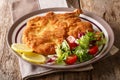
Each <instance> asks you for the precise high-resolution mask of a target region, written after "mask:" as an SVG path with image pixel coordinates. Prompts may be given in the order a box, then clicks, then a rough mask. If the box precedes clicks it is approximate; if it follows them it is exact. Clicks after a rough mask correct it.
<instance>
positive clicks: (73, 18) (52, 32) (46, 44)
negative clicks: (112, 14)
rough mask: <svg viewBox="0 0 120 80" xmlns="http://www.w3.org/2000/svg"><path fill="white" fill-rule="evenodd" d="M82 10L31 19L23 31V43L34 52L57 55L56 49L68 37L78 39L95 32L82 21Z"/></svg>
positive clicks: (48, 14)
mask: <svg viewBox="0 0 120 80" xmlns="http://www.w3.org/2000/svg"><path fill="white" fill-rule="evenodd" d="M81 13H82V11H81V10H79V9H76V10H74V11H73V12H70V13H63V14H57V13H54V12H48V13H46V15H44V16H37V17H34V18H32V19H30V20H29V21H28V22H27V25H26V27H25V29H24V31H23V36H22V42H23V43H25V44H26V45H28V46H29V47H30V48H32V49H33V51H34V52H36V53H39V54H43V55H50V54H55V47H56V45H58V44H61V43H62V41H63V40H64V39H66V38H67V37H68V36H74V37H75V38H77V35H78V33H80V32H86V31H93V28H92V25H91V23H90V22H86V21H81V19H80V18H79V15H80V14H81Z"/></svg>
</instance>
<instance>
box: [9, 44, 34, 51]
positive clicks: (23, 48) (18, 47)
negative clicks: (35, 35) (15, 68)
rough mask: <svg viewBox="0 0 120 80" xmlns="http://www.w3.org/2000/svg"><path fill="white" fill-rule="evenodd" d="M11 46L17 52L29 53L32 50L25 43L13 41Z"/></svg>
mask: <svg viewBox="0 0 120 80" xmlns="http://www.w3.org/2000/svg"><path fill="white" fill-rule="evenodd" d="M11 48H12V49H13V50H14V51H16V52H18V53H31V52H33V50H32V49H31V48H29V47H28V46H27V45H25V44H21V43H13V44H12V45H11Z"/></svg>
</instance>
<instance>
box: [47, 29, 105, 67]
mask: <svg viewBox="0 0 120 80" xmlns="http://www.w3.org/2000/svg"><path fill="white" fill-rule="evenodd" d="M105 42H106V40H105V38H104V35H103V33H102V32H98V31H96V32H85V33H82V32H81V33H79V34H78V37H77V38H74V37H73V36H68V37H67V38H66V39H65V40H64V41H63V42H62V44H59V45H57V47H56V55H52V56H48V57H49V59H48V61H47V63H48V64H51V63H52V64H53V63H54V64H64V65H66V64H67V65H72V64H76V63H81V62H85V61H88V60H90V59H92V58H93V57H94V56H95V55H96V54H98V52H99V47H100V46H102V45H104V44H105Z"/></svg>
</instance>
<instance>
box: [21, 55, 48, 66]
mask: <svg viewBox="0 0 120 80" xmlns="http://www.w3.org/2000/svg"><path fill="white" fill-rule="evenodd" d="M22 58H23V59H25V60H27V61H29V62H32V63H36V64H44V63H45V61H46V58H45V56H43V55H41V54H37V53H23V54H22Z"/></svg>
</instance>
